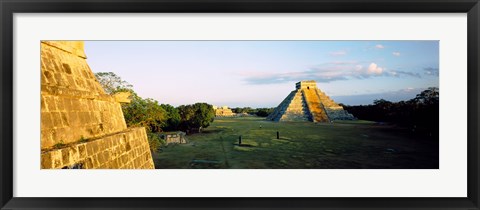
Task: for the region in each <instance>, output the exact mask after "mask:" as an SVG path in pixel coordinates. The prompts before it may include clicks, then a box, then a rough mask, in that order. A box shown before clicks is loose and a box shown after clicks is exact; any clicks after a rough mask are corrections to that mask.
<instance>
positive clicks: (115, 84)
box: [95, 72, 133, 95]
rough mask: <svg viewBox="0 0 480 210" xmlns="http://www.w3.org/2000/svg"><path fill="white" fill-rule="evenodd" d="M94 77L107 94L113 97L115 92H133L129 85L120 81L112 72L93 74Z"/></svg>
mask: <svg viewBox="0 0 480 210" xmlns="http://www.w3.org/2000/svg"><path fill="white" fill-rule="evenodd" d="M95 77H96V78H97V80H98V82H99V83H100V85H102V87H103V89H104V90H105V93H107V94H110V95H113V94H115V93H117V92H122V91H133V90H132V87H133V86H132V85H131V84H129V83H128V82H127V81H125V80H122V78H120V77H119V76H117V75H116V74H115V73H113V72H98V73H95Z"/></svg>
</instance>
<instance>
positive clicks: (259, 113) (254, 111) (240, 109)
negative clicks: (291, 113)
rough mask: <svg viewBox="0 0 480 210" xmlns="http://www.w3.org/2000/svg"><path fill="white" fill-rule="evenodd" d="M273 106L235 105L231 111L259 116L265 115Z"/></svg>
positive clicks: (269, 112) (268, 113)
mask: <svg viewBox="0 0 480 210" xmlns="http://www.w3.org/2000/svg"><path fill="white" fill-rule="evenodd" d="M274 109H275V108H252V107H236V108H232V112H233V113H236V114H242V113H247V114H250V115H256V116H259V117H267V116H268V115H270V114H271V113H272V112H273V110H274Z"/></svg>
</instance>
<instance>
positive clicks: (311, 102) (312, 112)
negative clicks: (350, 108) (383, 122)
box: [267, 80, 355, 122]
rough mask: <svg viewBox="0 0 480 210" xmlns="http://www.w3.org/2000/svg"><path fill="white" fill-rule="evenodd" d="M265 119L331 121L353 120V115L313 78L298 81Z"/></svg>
mask: <svg viewBox="0 0 480 210" xmlns="http://www.w3.org/2000/svg"><path fill="white" fill-rule="evenodd" d="M295 87H296V89H295V90H294V91H292V92H290V94H289V95H288V96H287V97H286V98H285V99H284V100H283V101H282V103H280V105H278V107H277V108H275V110H274V111H273V113H271V114H270V115H269V116H268V117H267V120H271V121H280V122H282V121H311V122H331V121H333V120H353V119H355V118H354V116H353V115H352V114H350V113H348V112H347V111H345V110H344V109H343V107H342V106H340V105H338V104H337V103H335V102H334V101H333V100H332V99H330V97H328V96H327V95H326V94H325V93H324V92H322V91H321V90H320V89H318V88H317V83H316V82H315V81H313V80H308V81H300V82H298V83H296V84H295Z"/></svg>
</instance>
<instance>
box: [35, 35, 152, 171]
mask: <svg viewBox="0 0 480 210" xmlns="http://www.w3.org/2000/svg"><path fill="white" fill-rule="evenodd" d="M83 44H84V43H83V42H81V41H42V42H41V168H42V169H60V168H81V169H106V168H111V169H154V165H153V160H152V156H151V153H150V147H149V144H148V139H147V135H146V132H145V128H143V127H139V128H127V126H126V124H125V119H124V117H123V112H122V109H121V106H120V102H128V101H129V100H128V99H127V98H126V96H125V95H124V94H118V95H115V96H110V95H107V94H106V93H105V91H104V90H103V88H102V87H101V85H100V83H98V81H97V80H96V78H95V75H94V74H93V72H92V71H91V70H90V67H89V66H88V64H87V62H86V56H85V53H84V49H83Z"/></svg>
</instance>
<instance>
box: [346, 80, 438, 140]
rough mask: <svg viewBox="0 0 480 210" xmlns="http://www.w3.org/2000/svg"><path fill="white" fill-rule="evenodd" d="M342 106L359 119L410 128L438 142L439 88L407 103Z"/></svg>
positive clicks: (419, 95)
mask: <svg viewBox="0 0 480 210" xmlns="http://www.w3.org/2000/svg"><path fill="white" fill-rule="evenodd" d="M341 105H342V106H343V108H344V109H345V110H347V111H348V112H349V113H351V114H353V116H355V117H357V118H358V119H363V120H371V121H376V122H385V123H394V124H396V125H399V126H403V127H408V128H409V129H411V131H412V132H414V133H416V134H419V135H423V136H425V137H427V138H431V139H436V140H438V135H439V115H440V114H439V113H440V110H439V89H438V88H437V87H430V88H428V89H426V90H424V91H422V92H421V93H420V94H417V95H416V97H415V98H413V99H410V100H406V101H399V102H391V101H387V100H385V99H377V100H374V101H373V104H370V105H359V106H348V105H343V104H341Z"/></svg>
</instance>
